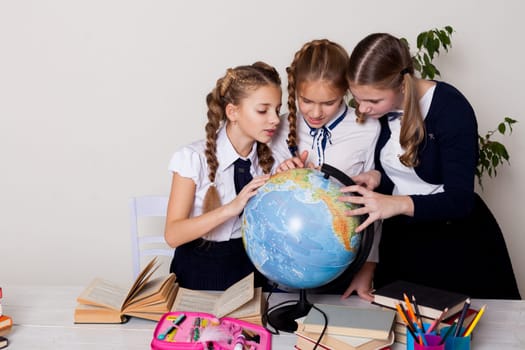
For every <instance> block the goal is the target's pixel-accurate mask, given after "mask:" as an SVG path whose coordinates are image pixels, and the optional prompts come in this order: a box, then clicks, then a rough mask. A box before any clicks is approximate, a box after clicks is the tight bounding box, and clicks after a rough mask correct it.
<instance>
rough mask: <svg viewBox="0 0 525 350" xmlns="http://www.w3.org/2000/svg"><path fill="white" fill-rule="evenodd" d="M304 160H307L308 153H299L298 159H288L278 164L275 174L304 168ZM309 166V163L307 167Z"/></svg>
mask: <svg viewBox="0 0 525 350" xmlns="http://www.w3.org/2000/svg"><path fill="white" fill-rule="evenodd" d="M306 159H308V151H303V153H301V155H300V156H299V157H292V158H289V159H287V160H285V161H284V162H282V163H281V164H279V166H278V167H277V170H276V172H277V173H281V172H283V171H286V170H290V169H296V168H304V167H305V164H306ZM310 164H311V163H309V164H308V165H309V167H310Z"/></svg>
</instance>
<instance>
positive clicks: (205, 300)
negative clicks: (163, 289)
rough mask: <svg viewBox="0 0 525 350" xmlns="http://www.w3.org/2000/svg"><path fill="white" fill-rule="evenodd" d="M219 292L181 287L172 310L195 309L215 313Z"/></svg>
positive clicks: (194, 310)
mask: <svg viewBox="0 0 525 350" xmlns="http://www.w3.org/2000/svg"><path fill="white" fill-rule="evenodd" d="M219 296H220V294H219V293H211V292H201V291H196V290H192V289H186V288H181V287H179V290H178V292H177V296H176V297H175V301H174V302H173V306H172V308H171V311H193V312H206V313H210V314H213V310H214V308H215V303H216V302H217V300H219Z"/></svg>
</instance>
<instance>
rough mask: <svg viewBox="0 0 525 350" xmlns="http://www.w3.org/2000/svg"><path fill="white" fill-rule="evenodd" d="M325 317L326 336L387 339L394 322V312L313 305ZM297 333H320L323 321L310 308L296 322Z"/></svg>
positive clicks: (317, 313)
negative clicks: (301, 318)
mask: <svg viewBox="0 0 525 350" xmlns="http://www.w3.org/2000/svg"><path fill="white" fill-rule="evenodd" d="M315 306H316V307H317V308H319V309H321V310H322V311H323V312H324V313H325V314H326V316H327V319H328V324H327V328H326V333H327V334H328V335H347V336H352V337H363V338H374V339H382V340H385V339H388V338H389V336H390V333H391V332H392V328H393V325H394V320H395V312H394V311H392V310H385V309H375V308H374V309H361V308H355V307H350V306H342V305H328V304H315ZM297 325H298V328H297V331H299V332H313V333H321V332H322V330H323V327H324V326H325V320H324V317H323V315H322V314H321V312H319V311H318V310H317V309H316V308H314V307H312V308H311V309H310V311H309V312H308V314H307V315H306V317H305V318H304V320H303V321H302V322H301V321H299V322H297Z"/></svg>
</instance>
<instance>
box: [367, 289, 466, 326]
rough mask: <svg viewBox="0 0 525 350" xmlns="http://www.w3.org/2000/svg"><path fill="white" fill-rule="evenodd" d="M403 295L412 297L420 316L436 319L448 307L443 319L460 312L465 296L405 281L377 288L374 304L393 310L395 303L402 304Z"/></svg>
mask: <svg viewBox="0 0 525 350" xmlns="http://www.w3.org/2000/svg"><path fill="white" fill-rule="evenodd" d="M403 294H407V295H408V296H412V295H414V296H415V297H416V299H417V304H418V307H419V312H420V314H421V316H425V317H427V318H437V317H439V315H441V313H442V312H443V310H444V309H445V308H447V307H448V311H447V313H446V314H445V315H444V316H443V317H444V318H447V317H449V316H450V315H453V314H455V313H457V312H458V311H461V309H462V308H463V304H464V303H465V300H466V299H467V298H468V296H467V295H464V294H461V293H455V292H450V291H446V290H442V289H437V288H431V287H427V286H424V285H421V284H415V283H411V282H406V281H395V282H393V283H391V284H388V285H386V286H383V287H380V288H378V289H377V290H376V291H375V292H374V302H373V303H374V304H376V305H380V306H384V307H387V308H391V309H395V308H396V304H397V303H402V302H404V298H403Z"/></svg>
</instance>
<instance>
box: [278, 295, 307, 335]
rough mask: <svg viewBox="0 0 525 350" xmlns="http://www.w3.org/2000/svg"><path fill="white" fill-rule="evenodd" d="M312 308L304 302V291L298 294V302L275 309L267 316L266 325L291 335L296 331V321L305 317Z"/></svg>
mask: <svg viewBox="0 0 525 350" xmlns="http://www.w3.org/2000/svg"><path fill="white" fill-rule="evenodd" d="M311 308H312V304H310V303H309V302H308V301H307V300H306V291H305V290H304V289H302V290H301V292H300V300H299V301H298V302H296V303H295V304H292V305H284V306H281V307H278V308H276V309H275V310H273V311H271V312H270V313H269V314H268V323H269V324H270V325H271V326H272V327H273V328H275V329H277V330H280V331H283V332H288V333H293V332H295V331H296V330H297V322H295V320H296V319H298V318H300V317H303V316H306V315H307V314H308V311H310V309H311Z"/></svg>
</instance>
